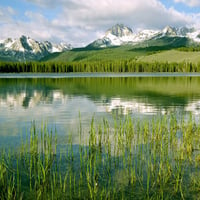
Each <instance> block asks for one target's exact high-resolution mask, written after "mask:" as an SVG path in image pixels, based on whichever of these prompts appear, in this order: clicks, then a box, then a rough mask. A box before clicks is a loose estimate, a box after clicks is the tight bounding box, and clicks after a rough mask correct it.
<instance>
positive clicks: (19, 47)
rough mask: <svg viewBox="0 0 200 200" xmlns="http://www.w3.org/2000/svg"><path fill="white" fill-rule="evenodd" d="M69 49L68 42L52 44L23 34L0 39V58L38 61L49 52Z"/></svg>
mask: <svg viewBox="0 0 200 200" xmlns="http://www.w3.org/2000/svg"><path fill="white" fill-rule="evenodd" d="M70 49H72V47H71V45H70V44H64V43H60V44H53V43H51V42H48V41H45V42H38V41H36V40H34V39H32V38H30V37H26V36H24V35H23V36H21V37H20V38H17V39H12V38H8V39H5V40H0V60H9V61H23V62H24V61H32V60H36V61H38V60H40V59H41V58H43V57H45V56H48V55H49V54H52V53H55V52H64V51H68V50H70Z"/></svg>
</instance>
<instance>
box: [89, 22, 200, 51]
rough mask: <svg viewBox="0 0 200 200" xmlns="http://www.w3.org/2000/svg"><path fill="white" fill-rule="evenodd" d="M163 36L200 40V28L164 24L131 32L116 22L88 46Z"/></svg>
mask: <svg viewBox="0 0 200 200" xmlns="http://www.w3.org/2000/svg"><path fill="white" fill-rule="evenodd" d="M163 37H172V38H173V37H185V38H187V39H189V40H191V41H193V42H200V30H195V29H194V28H187V27H181V28H175V27H170V26H166V27H165V28H164V29H163V30H141V31H139V32H133V31H132V29H131V28H129V27H127V26H125V25H123V24H116V25H115V26H113V27H112V28H110V29H108V30H107V31H106V33H105V35H104V36H103V37H102V38H100V39H97V40H95V41H94V42H92V43H91V44H89V45H88V46H89V47H94V48H103V47H109V46H120V45H125V44H133V45H135V44H139V43H141V42H144V41H148V40H156V39H160V38H163Z"/></svg>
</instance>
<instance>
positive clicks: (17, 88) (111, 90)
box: [0, 74, 200, 146]
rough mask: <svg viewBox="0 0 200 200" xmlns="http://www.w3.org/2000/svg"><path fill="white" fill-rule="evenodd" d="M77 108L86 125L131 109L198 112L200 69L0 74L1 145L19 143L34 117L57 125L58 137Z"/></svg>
mask: <svg viewBox="0 0 200 200" xmlns="http://www.w3.org/2000/svg"><path fill="white" fill-rule="evenodd" d="M79 113H80V116H81V122H82V125H83V127H84V128H85V129H87V127H88V126H89V124H90V122H91V119H92V117H93V116H94V117H95V119H96V121H99V122H100V121H102V119H103V118H104V117H105V118H107V119H112V118H113V116H115V117H123V116H126V115H127V114H129V115H130V116H131V117H135V118H141V119H146V118H147V119H148V118H151V117H153V116H160V115H168V114H172V113H176V114H184V115H187V114H188V113H192V114H193V115H194V116H195V117H196V118H197V119H198V118H199V115H200V76H199V74H184V75H183V74H175V75H174V74H173V75H171V74H143V75H142V76H141V75H139V74H122V75H119V74H108V75H105V74H95V76H94V75H92V74H70V75H67V76H66V75H65V74H64V75H63V74H61V75H55V74H54V75H37V76H35V75H29V74H28V75H27V74H26V75H24V74H23V75H21V74H20V75H13V74H11V75H10V74H9V75H0V146H13V145H17V144H19V143H20V138H21V135H25V133H26V132H27V131H28V130H29V128H30V126H31V123H32V122H33V121H35V122H36V123H37V124H39V125H41V123H42V122H47V123H48V125H49V126H50V127H55V126H56V128H57V130H58V134H59V136H60V137H59V138H60V142H62V138H64V137H65V136H66V135H69V134H71V133H73V136H74V138H75V140H74V141H76V138H77V141H78V127H79V120H80V119H79Z"/></svg>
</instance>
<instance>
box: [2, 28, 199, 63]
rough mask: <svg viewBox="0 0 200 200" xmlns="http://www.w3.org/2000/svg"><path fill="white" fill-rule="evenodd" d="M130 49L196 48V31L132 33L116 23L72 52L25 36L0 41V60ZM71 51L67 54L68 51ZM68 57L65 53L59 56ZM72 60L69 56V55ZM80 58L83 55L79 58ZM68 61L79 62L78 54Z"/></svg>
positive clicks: (65, 46)
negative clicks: (109, 49) (128, 47)
mask: <svg viewBox="0 0 200 200" xmlns="http://www.w3.org/2000/svg"><path fill="white" fill-rule="evenodd" d="M127 45H128V46H131V48H134V49H144V48H145V50H146V49H148V48H150V47H151V50H152V49H156V50H166V49H173V48H178V47H188V46H197V45H198V46H199V45H200V30H196V29H195V28H187V27H181V28H176V27H170V26H166V27H165V28H164V29H162V30H141V31H138V32H136V31H133V30H132V29H131V28H129V27H127V26H125V25H123V24H116V25H114V26H113V27H111V28H110V29H108V30H107V31H106V32H105V35H104V36H103V37H101V38H99V39H97V40H95V41H93V42H92V43H90V44H88V45H87V46H86V47H84V48H81V49H80V48H76V49H73V48H72V46H71V45H70V44H65V43H60V44H54V43H51V42H49V41H45V42H39V41H36V40H34V39H32V38H30V37H27V36H21V37H20V38H17V39H12V38H8V39H5V40H0V60H3V61H21V62H24V61H40V60H48V59H51V58H54V57H56V56H57V55H60V53H63V52H68V51H70V50H72V51H73V52H76V54H78V53H77V52H79V51H83V50H84V51H87V50H95V49H105V48H108V47H125V46H127ZM70 52H71V51H70ZM64 55H67V56H68V55H69V54H63V55H62V56H64ZM72 57H73V56H72ZM81 57H84V55H81ZM64 60H67V58H65V59H64ZM71 60H72V61H73V60H80V54H79V55H76V57H75V58H73V59H72V58H71Z"/></svg>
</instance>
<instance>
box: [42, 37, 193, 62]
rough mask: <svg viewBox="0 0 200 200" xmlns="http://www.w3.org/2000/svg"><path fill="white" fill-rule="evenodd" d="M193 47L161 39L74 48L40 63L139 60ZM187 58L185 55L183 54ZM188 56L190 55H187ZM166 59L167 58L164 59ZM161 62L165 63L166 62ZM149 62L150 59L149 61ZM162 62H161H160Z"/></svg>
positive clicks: (180, 40)
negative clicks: (120, 44) (136, 43)
mask: <svg viewBox="0 0 200 200" xmlns="http://www.w3.org/2000/svg"><path fill="white" fill-rule="evenodd" d="M191 45H193V44H192V43H191V41H190V40H188V39H187V38H184V37H182V38H180V37H162V38H157V39H151V40H148V41H145V42H142V43H140V44H138V45H130V44H129V45H123V46H118V47H107V48H92V47H91V46H87V47H86V48H76V49H73V50H71V51H68V52H64V53H56V54H52V55H50V56H48V57H45V58H43V59H42V61H52V62H79V61H81V62H85V61H113V60H138V59H139V60H141V59H143V58H146V57H149V56H150V55H157V53H160V52H163V51H166V50H171V49H177V48H181V47H186V48H187V47H189V46H191ZM185 55H186V57H187V54H185ZM189 56H190V55H189ZM165 59H167V57H165ZM165 59H164V60H163V61H166V60H165ZM150 60H151V59H150ZM161 61H162V60H161Z"/></svg>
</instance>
